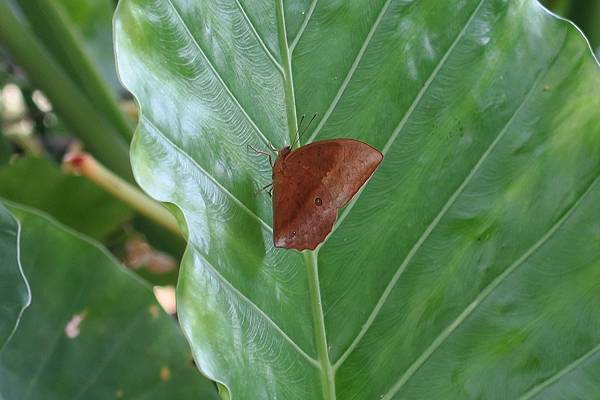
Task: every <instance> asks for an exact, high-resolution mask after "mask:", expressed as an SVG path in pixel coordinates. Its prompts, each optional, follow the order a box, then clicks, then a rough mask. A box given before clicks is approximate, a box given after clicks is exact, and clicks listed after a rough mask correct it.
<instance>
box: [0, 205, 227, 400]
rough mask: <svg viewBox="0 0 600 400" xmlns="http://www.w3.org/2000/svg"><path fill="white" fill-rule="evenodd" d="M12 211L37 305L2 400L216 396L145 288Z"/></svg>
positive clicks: (3, 370)
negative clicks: (17, 226) (17, 221)
mask: <svg viewBox="0 0 600 400" xmlns="http://www.w3.org/2000/svg"><path fill="white" fill-rule="evenodd" d="M11 210H12V211H13V212H14V213H15V215H16V216H17V218H18V219H19V221H20V223H21V226H22V231H21V240H20V249H21V262H22V265H23V269H24V272H25V276H26V277H27V278H28V280H29V283H30V284H31V292H32V297H33V299H32V303H31V307H30V308H29V309H28V310H27V311H26V313H25V314H24V316H23V318H22V320H21V323H20V325H19V327H18V329H17V330H16V332H15V335H14V336H13V338H12V339H11V341H10V342H9V343H8V345H7V346H6V347H5V349H4V352H3V353H2V355H1V357H0V382H1V383H2V384H1V385H0V398H2V399H29V400H33V399H44V400H52V399H56V400H58V399H60V400H63V399H119V398H123V399H128V398H131V399H133V398H144V399H167V398H169V399H215V398H217V395H216V390H215V388H214V385H213V384H212V383H211V382H209V381H208V380H206V379H205V378H203V377H202V376H201V375H200V374H199V373H198V371H197V370H196V369H195V368H194V367H193V364H192V363H191V354H190V353H189V349H188V347H187V346H186V343H185V339H184V338H183V335H182V334H181V332H180V331H179V330H178V328H177V326H176V324H175V323H174V321H173V320H172V319H171V318H170V317H169V316H167V315H166V314H165V313H164V312H162V311H161V310H160V306H159V305H158V303H156V301H155V300H154V298H153V295H152V292H151V291H150V290H149V289H148V287H146V286H145V284H143V283H142V282H141V281H140V280H138V279H136V278H135V276H133V275H132V274H130V273H128V272H127V271H126V270H125V269H124V268H122V267H121V266H119V265H118V264H117V262H116V261H115V260H114V258H112V257H111V256H110V255H109V254H108V253H107V252H106V251H105V250H104V249H102V248H101V247H99V246H98V245H96V244H94V243H92V242H89V241H87V240H86V239H83V238H82V237H80V236H78V234H76V233H74V232H73V231H70V230H67V229H66V228H64V227H62V226H60V225H58V224H57V223H56V222H54V221H51V220H49V219H48V218H46V217H44V216H42V215H40V214H38V213H37V212H34V211H32V210H30V209H24V208H21V207H16V206H13V207H11Z"/></svg>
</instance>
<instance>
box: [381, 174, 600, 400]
mask: <svg viewBox="0 0 600 400" xmlns="http://www.w3.org/2000/svg"><path fill="white" fill-rule="evenodd" d="M597 182H598V176H597V177H596V178H595V179H594V180H593V181H592V183H591V184H590V185H589V186H588V187H587V189H586V190H585V191H584V192H583V193H582V194H581V195H580V196H579V198H578V199H577V201H575V202H574V203H573V205H572V206H571V207H570V208H569V210H568V211H567V212H566V213H565V214H564V215H563V216H562V217H561V218H560V219H559V220H558V221H557V222H556V223H555V224H554V225H552V226H551V227H550V229H549V230H548V231H547V232H546V233H545V234H544V235H543V236H542V237H541V238H540V239H539V240H538V241H537V242H535V243H534V244H533V245H531V246H530V247H529V249H527V250H526V251H525V253H523V255H522V256H521V257H519V258H518V259H517V260H516V261H515V262H514V263H512V264H511V265H510V266H509V267H508V268H507V269H506V270H505V271H504V272H503V273H502V274H500V275H498V276H497V277H496V279H494V280H493V281H492V282H491V283H490V284H489V285H488V286H486V287H485V288H484V289H483V290H482V291H481V292H480V293H479V295H478V296H477V297H476V298H475V300H473V301H472V302H471V303H470V304H469V305H468V306H467V307H466V308H465V309H464V311H463V312H462V313H461V314H460V315H459V316H458V317H457V318H456V319H455V320H454V321H453V322H452V323H451V324H450V325H448V327H446V329H444V331H443V332H442V333H441V334H440V335H439V336H438V337H437V338H435V340H434V341H433V343H431V345H430V346H429V347H428V348H427V350H425V351H424V352H423V354H421V356H420V357H419V358H418V359H417V360H415V362H413V363H412V364H411V366H410V367H409V368H408V369H407V370H406V372H405V373H404V374H403V375H402V376H401V377H400V379H399V380H398V382H396V383H395V384H394V386H392V388H391V389H390V390H389V391H388V392H387V393H386V395H385V396H383V397H382V400H388V399H391V398H392V396H394V395H395V394H396V393H398V391H399V390H400V389H401V388H402V386H404V384H405V383H406V382H408V380H409V379H410V378H411V377H412V376H413V375H414V374H415V373H416V372H417V370H418V369H419V368H420V367H421V366H422V365H423V364H424V363H425V361H427V359H429V357H431V355H432V354H433V353H434V352H435V351H436V350H437V349H438V348H439V347H440V346H441V345H442V344H443V343H444V342H445V341H446V339H447V338H448V337H449V336H450V335H451V334H452V333H453V332H454V331H455V330H456V329H457V328H458V327H459V326H460V325H461V324H462V323H463V322H464V321H465V320H466V319H467V318H468V317H469V316H470V315H471V314H472V313H473V312H474V311H475V310H476V309H477V307H479V305H480V304H481V303H483V301H484V300H485V299H486V298H487V297H488V296H489V295H490V294H491V293H492V292H493V291H494V290H495V289H496V288H497V287H498V286H500V284H502V282H504V280H505V279H506V278H508V276H509V275H511V274H512V273H513V272H514V271H515V270H516V269H517V268H518V267H519V266H520V265H522V264H523V263H524V262H525V261H527V259H528V258H529V257H531V255H532V254H534V253H535V252H536V251H537V250H539V249H540V248H541V247H542V246H543V245H544V244H545V243H546V242H547V241H548V240H549V239H550V238H551V237H552V236H553V235H554V234H555V233H556V232H557V231H558V229H559V228H560V227H561V226H562V225H563V224H564V223H565V221H567V220H568V219H569V217H570V216H571V215H573V213H574V212H575V210H576V209H577V207H579V205H580V204H581V203H582V202H583V200H584V199H585V197H586V196H587V195H588V194H589V193H590V192H591V191H592V189H593V188H594V186H595V185H596V183H597Z"/></svg>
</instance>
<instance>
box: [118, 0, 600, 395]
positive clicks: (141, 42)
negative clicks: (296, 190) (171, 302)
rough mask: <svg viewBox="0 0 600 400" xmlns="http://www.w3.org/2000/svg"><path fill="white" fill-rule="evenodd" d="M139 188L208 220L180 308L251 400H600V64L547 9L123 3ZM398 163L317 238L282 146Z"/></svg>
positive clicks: (239, 0) (479, 0) (203, 355)
mask: <svg viewBox="0 0 600 400" xmlns="http://www.w3.org/2000/svg"><path fill="white" fill-rule="evenodd" d="M115 29H116V49H117V63H118V66H119V70H120V76H121V78H122V80H123V82H124V84H125V85H126V86H127V88H128V89H130V90H131V91H132V92H133V93H134V95H135V96H136V97H137V99H138V101H139V103H140V105H141V108H142V117H141V121H140V125H139V126H138V131H137V134H136V136H135V138H134V141H133V149H132V162H133V167H134V171H135V174H136V177H137V180H138V181H139V183H140V184H141V185H142V187H144V188H145V189H146V190H147V191H148V192H149V193H150V194H151V195H152V196H154V197H155V198H157V199H159V200H162V201H166V202H171V203H174V204H176V205H177V206H178V207H180V209H181V210H182V212H183V214H184V216H185V218H186V222H187V227H188V230H189V248H188V252H187V255H186V257H185V260H184V266H183V270H182V272H181V275H180V281H179V287H178V297H179V316H180V322H181V324H182V326H183V328H184V331H185V332H186V334H187V336H188V339H189V341H190V343H191V344H192V347H193V349H194V352H195V356H196V360H197V362H198V364H199V366H200V367H201V369H202V370H203V371H205V373H207V374H208V375H209V376H210V377H212V378H214V379H215V380H218V381H220V382H222V383H223V384H224V385H226V386H227V387H228V389H229V391H230V398H231V399H246V398H248V399H266V398H282V399H318V398H326V399H333V398H339V399H439V398H485V399H507V398H510V399H514V398H536V397H537V398H543V399H552V398H577V397H578V396H579V397H583V398H594V397H595V396H597V395H598V391H599V390H600V382H598V380H597V378H594V377H597V376H599V373H600V354H599V352H600V329H598V328H599V327H600V314H599V313H598V312H597V310H598V309H600V290H598V282H599V281H600V275H599V273H600V272H599V271H600V264H599V263H600V240H599V235H600V233H599V232H600V215H599V214H600V210H599V209H598V204H599V202H600V184H599V183H598V175H599V172H600V159H599V157H598V154H600V115H599V114H598V109H600V97H599V96H598V93H599V92H600V68H599V67H598V65H597V63H596V62H595V60H594V59H593V57H592V55H591V53H590V49H589V47H588V46H587V44H586V42H585V41H584V39H583V38H582V36H581V34H580V33H579V32H578V31H577V30H576V29H575V28H574V27H573V26H572V25H570V24H569V23H567V22H565V21H561V20H558V19H557V18H555V17H553V16H552V15H550V14H549V13H548V12H547V11H545V10H544V9H542V8H541V6H540V5H539V4H538V3H537V2H535V1H531V0H520V1H517V0H516V1H505V0H462V1H457V2H444V1H438V0H423V1H418V2H407V1H394V0H375V1H373V0H362V1H361V0H355V1H319V0H313V1H309V0H305V1H293V2H292V1H290V2H287V1H286V2H283V1H281V0H279V1H267V0H264V1H261V0H254V1H251V0H218V1H208V0H206V1H192V0H122V1H121V2H120V3H119V9H118V11H117V17H116V23H115ZM313 113H318V115H319V117H318V118H317V119H318V121H319V122H318V123H317V124H316V126H314V127H313V128H312V129H310V131H309V132H308V134H307V135H305V140H304V141H303V143H304V142H306V141H308V142H310V141H313V140H320V139H331V138H340V137H350V138H354V139H358V140H361V141H364V142H367V143H369V144H371V145H372V146H374V147H376V148H378V149H380V150H381V151H382V152H383V153H384V154H385V159H384V161H383V163H382V165H381V166H380V168H379V169H378V171H377V172H376V173H375V174H374V176H373V177H372V179H371V180H370V181H369V183H368V184H367V186H366V188H365V189H364V190H363V191H362V192H361V193H359V195H358V196H357V197H356V198H355V201H354V202H352V203H351V204H350V205H349V206H348V207H347V208H346V209H345V210H343V211H342V212H341V215H340V217H339V219H338V222H337V224H336V226H335V227H334V230H333V232H332V233H331V235H330V236H329V237H328V239H327V240H326V242H325V243H324V244H323V245H322V246H321V247H320V248H319V249H318V251H317V252H314V253H312V252H306V253H304V254H300V253H297V252H294V251H285V250H277V249H274V248H273V244H272V237H271V235H272V229H271V202H270V199H269V198H268V197H267V196H260V195H258V196H257V195H255V190H256V188H257V187H261V186H264V185H265V184H267V183H269V182H270V178H271V169H270V166H269V164H268V162H267V161H266V160H265V159H264V158H263V157H257V156H256V154H254V152H251V151H250V152H249V151H247V150H246V145H248V144H250V145H252V146H253V147H255V148H265V147H266V146H265V142H267V141H270V142H272V143H273V144H274V145H275V146H277V147H282V146H283V145H285V144H287V143H290V141H291V140H290V138H293V137H294V136H295V132H296V129H297V123H296V118H297V116H298V115H301V114H306V115H312V114H313Z"/></svg>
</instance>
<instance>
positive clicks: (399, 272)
mask: <svg viewBox="0 0 600 400" xmlns="http://www.w3.org/2000/svg"><path fill="white" fill-rule="evenodd" d="M480 4H481V3H480ZM560 48H562V46H561V47H559V51H557V55H556V56H555V57H554V60H553V61H552V62H551V63H549V65H548V66H546V67H545V69H544V70H543V71H541V72H540V73H539V74H538V76H537V77H536V79H535V81H534V82H533V84H532V86H531V87H530V88H529V90H528V91H527V93H526V94H525V96H523V99H522V100H521V102H520V104H519V106H518V107H517V108H516V109H515V111H514V112H513V113H512V115H511V117H510V118H509V119H508V121H507V122H506V124H505V125H504V127H503V128H502V129H501V130H500V132H499V133H498V134H497V135H496V137H495V138H494V140H493V141H492V143H490V145H489V146H488V148H487V149H486V150H485V152H484V153H483V154H482V155H481V157H480V158H479V160H478V161H477V163H476V164H475V165H474V166H473V168H471V171H469V174H468V175H467V176H466V177H465V179H464V180H463V181H462V183H461V184H460V186H458V188H457V189H456V190H455V191H454V193H452V195H451V196H450V197H449V198H448V200H447V201H446V203H445V204H444V205H443V206H442V208H441V209H440V211H439V212H438V214H437V215H436V216H435V218H434V219H433V220H432V221H431V223H430V224H429V225H428V226H427V228H426V229H425V231H424V232H423V234H422V235H421V236H420V237H419V239H418V240H417V241H416V242H415V244H414V245H413V247H412V248H411V249H410V251H409V253H408V254H407V256H406V257H405V259H404V260H403V261H402V263H401V264H400V266H399V267H398V269H397V270H396V272H395V273H394V276H393V277H392V280H391V281H390V283H389V284H388V286H387V287H386V288H385V290H384V292H383V294H382V295H381V297H380V298H379V300H378V301H377V303H376V305H375V307H374V308H373V311H372V312H371V314H370V315H369V318H368V319H367V321H366V322H365V324H364V325H363V327H362V328H361V330H360V332H359V333H358V335H357V336H356V338H355V339H354V340H353V341H352V343H351V344H350V346H349V347H348V349H347V350H346V351H345V352H344V353H343V354H342V356H341V357H340V359H339V360H338V361H337V362H336V364H335V365H336V368H337V367H339V366H340V365H341V364H342V363H343V361H344V360H345V359H346V358H347V357H348V356H349V355H350V353H351V352H352V351H353V350H354V348H356V346H357V345H358V343H359V342H360V341H361V340H362V338H363V337H364V335H365V334H366V333H367V331H368V330H369V328H370V327H371V325H372V324H373V322H374V321H375V318H376V317H377V315H378V314H379V311H380V310H381V308H382V307H383V305H384V303H385V302H386V301H387V298H388V296H389V295H390V293H391V291H392V290H393V288H394V287H395V285H396V283H397V282H398V280H399V279H400V276H401V275H402V273H403V272H404V270H405V269H406V267H407V266H408V264H409V263H410V261H411V260H412V258H413V257H414V256H415V255H416V253H417V252H418V251H419V249H420V248H421V246H422V245H423V243H425V241H426V240H427V238H428V237H429V235H430V234H431V233H432V232H433V230H434V229H435V228H436V227H437V225H438V223H439V222H440V221H441V220H442V218H443V217H444V216H445V215H446V213H447V212H448V210H449V209H450V208H451V207H452V205H453V204H454V202H455V201H456V200H457V199H458V197H459V196H460V195H461V194H462V192H463V191H464V189H465V188H466V187H467V186H468V184H469V183H470V182H471V179H473V177H474V176H475V175H476V174H477V172H478V171H479V169H480V168H481V166H482V165H483V164H484V162H485V161H486V160H487V158H488V156H489V155H490V154H491V153H492V152H493V151H494V149H495V148H496V146H497V144H498V143H499V142H500V141H501V140H502V138H503V137H504V135H505V134H506V132H508V129H509V128H510V126H511V125H512V124H513V122H514V121H515V119H516V117H517V116H518V115H519V113H520V111H521V110H522V109H523V107H524V106H525V104H527V101H528V100H529V98H530V97H531V95H532V94H533V92H534V91H535V89H536V88H537V86H538V84H539V82H540V80H541V79H542V77H543V76H545V74H546V72H547V71H548V69H549V68H550V66H551V65H552V64H553V63H554V61H555V60H556V57H557V56H558V54H559V52H560Z"/></svg>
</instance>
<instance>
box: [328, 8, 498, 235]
mask: <svg viewBox="0 0 600 400" xmlns="http://www.w3.org/2000/svg"><path fill="white" fill-rule="evenodd" d="M485 1H486V0H480V2H479V4H478V5H477V7H475V9H474V10H473V12H472V14H471V16H470V17H469V19H468V20H467V22H466V23H465V26H464V27H463V29H462V30H461V31H460V32H459V33H458V35H457V36H456V38H455V39H454V41H453V42H452V44H451V45H450V47H449V48H448V50H447V51H446V53H445V54H444V56H443V57H442V58H441V59H440V61H439V62H438V64H437V65H436V67H435V68H434V69H433V71H432V72H431V75H430V76H429V78H427V81H426V82H425V84H424V85H423V87H422V88H421V90H420V91H419V93H418V94H417V96H416V97H415V99H414V100H413V102H412V104H411V105H410V107H409V109H408V110H407V111H406V113H405V114H404V116H403V117H402V120H401V121H400V123H399V124H398V126H397V127H396V129H394V131H393V132H392V134H391V136H390V138H389V139H388V141H387V143H386V144H385V146H384V148H383V149H382V151H381V152H382V153H383V155H384V156H385V155H386V154H387V152H388V151H389V149H390V147H391V145H392V143H393V142H394V141H395V140H396V138H397V137H398V135H399V133H400V131H401V130H402V129H403V128H404V126H405V124H406V121H408V119H409V118H410V116H411V115H412V113H413V112H414V110H415V109H416V108H417V106H418V104H419V103H420V101H421V99H422V98H423V96H424V95H425V93H426V92H427V91H428V89H429V87H430V86H431V83H432V82H433V81H434V79H435V77H436V76H437V74H438V72H439V70H440V69H441V68H442V66H443V65H444V64H445V63H446V60H447V59H448V58H449V57H450V55H451V54H452V51H453V50H454V48H455V47H456V45H457V44H458V42H459V41H460V40H461V39H462V37H463V36H464V34H465V32H466V31H467V28H468V27H469V25H470V24H471V22H472V21H473V19H474V18H475V16H476V15H477V12H478V11H479V9H480V8H481V6H482V5H483V4H484V3H485ZM365 187H366V185H365V186H363V187H362V189H361V190H360V191H359V192H358V193H357V194H356V196H354V198H353V199H352V201H351V202H350V204H348V206H347V207H346V208H345V209H344V212H343V213H342V214H341V215H340V217H339V218H338V220H337V221H336V223H335V226H334V227H333V229H332V230H331V232H330V233H329V236H330V237H331V235H333V233H334V232H335V231H336V230H337V229H338V228H339V227H340V226H341V225H342V223H343V222H344V220H345V219H346V217H347V216H348V214H350V211H352V208H354V205H355V204H356V202H357V201H358V199H359V198H360V195H361V194H362V191H363V190H364V188H365Z"/></svg>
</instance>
